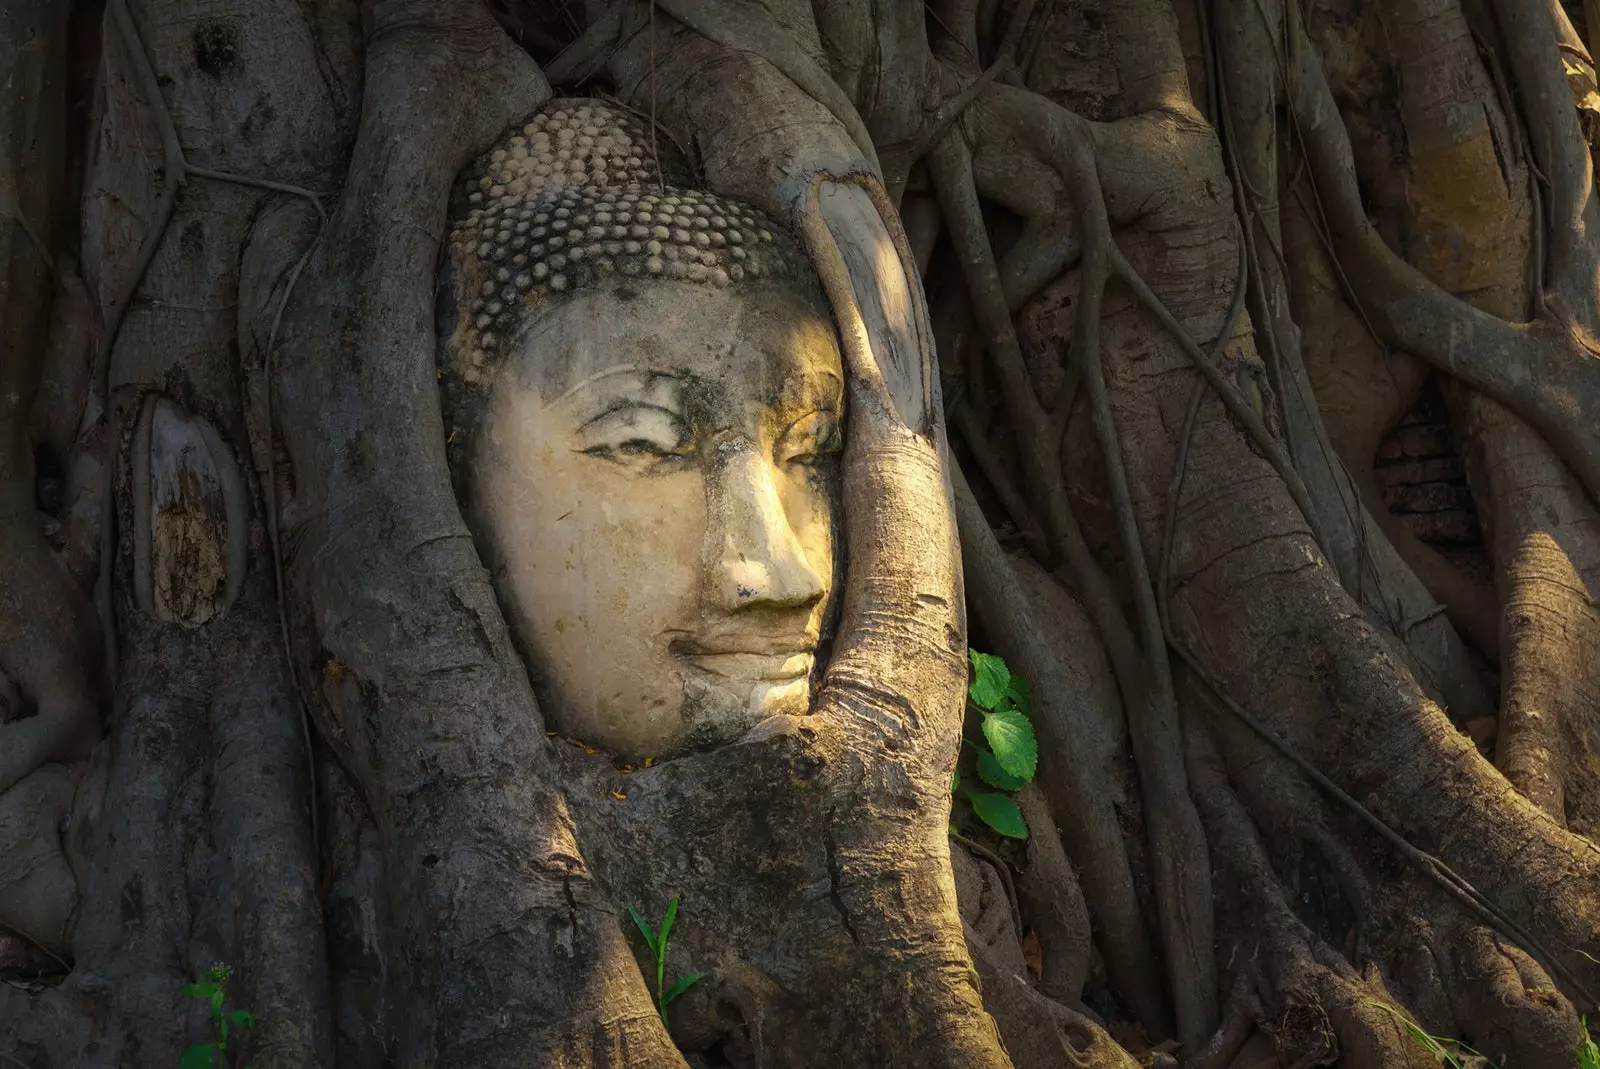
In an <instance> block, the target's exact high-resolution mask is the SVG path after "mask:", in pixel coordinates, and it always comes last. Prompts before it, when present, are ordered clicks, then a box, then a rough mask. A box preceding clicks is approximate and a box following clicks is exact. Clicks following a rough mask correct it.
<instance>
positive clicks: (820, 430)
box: [773, 411, 844, 465]
mask: <svg viewBox="0 0 1600 1069" xmlns="http://www.w3.org/2000/svg"><path fill="white" fill-rule="evenodd" d="M842 448H844V435H843V433H842V432H841V430H840V427H839V417H838V415H837V414H836V413H833V412H820V411H819V412H812V413H810V414H808V415H805V416H802V417H800V419H798V420H796V421H795V422H794V423H793V424H792V425H791V426H790V427H789V429H788V430H787V431H784V432H783V435H782V437H780V438H779V439H778V442H777V445H776V446H775V448H774V450H773V453H774V458H775V459H776V460H777V461H778V463H780V464H800V465H815V464H819V463H822V462H824V461H826V460H828V459H829V458H831V457H832V456H833V455H835V454H836V453H838V452H839V450H841V449H842Z"/></svg>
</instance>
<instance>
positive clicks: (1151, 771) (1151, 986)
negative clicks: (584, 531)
mask: <svg viewBox="0 0 1600 1069" xmlns="http://www.w3.org/2000/svg"><path fill="white" fill-rule="evenodd" d="M1589 6H1590V7H1591V8H1593V7H1594V5H1589ZM1574 10H1575V7H1574ZM1574 20H1575V21H1576V22H1577V26H1576V27H1575V26H1574V24H1573V22H1574ZM1595 32H1597V28H1596V27H1595V26H1593V25H1592V24H1591V23H1590V22H1589V21H1588V20H1587V19H1585V18H1582V17H1581V13H1579V15H1578V16H1569V14H1568V12H1567V11H1566V10H1564V9H1563V8H1562V7H1561V6H1560V5H1559V4H1556V3H1554V2H1538V3H1530V2H1524V0H1398V2H1392V3H1384V4H1376V3H1364V2H1353V3H1352V2H1335V0H1310V2H1302V0H1173V2H1169V0H1084V2H1082V3H1075V4H1071V5H1067V4H1053V3H1050V2H1048V0H1046V2H1041V3H1034V2H1033V0H999V2H981V3H980V2H978V0H932V2H930V3H926V4H921V3H913V2H907V0H870V2H869V0H762V2H759V3H758V2H755V0H653V2H650V0H588V2H578V0H566V2H563V3H556V4H550V3H539V2H530V0H493V2H492V3H480V2H478V0H470V2H467V0H463V2H444V0H371V2H367V3H357V2H356V0H311V2H301V3H289V2H287V0H226V2H223V3H207V4H197V3H189V2H185V0H104V2H103V3H102V2H99V0H74V2H73V3H70V4H67V3H46V2H43V0H0V78H3V81H0V978H3V979H5V980H6V981H7V983H6V984H5V985H3V986H0V1022H3V1025H4V1027H3V1028H0V1061H4V1062H5V1063H6V1064H20V1065H24V1066H29V1067H31V1069H54V1067H66V1066H121V1065H141V1066H143V1065H151V1066H158V1065H174V1064H177V1062H178V1060H179V1058H180V1056H181V1055H182V1052H183V1050H184V1049H185V1048H186V1047H188V1046H190V1045H191V1044H194V1043H198V1042H204V1041H206V1040H207V1039H208V1038H209V1037H210V1036H211V1032H210V1029H211V1027H212V1025H211V1022H210V1019H209V1017H208V1014H207V1010H206V1006H205V1004H204V1003H203V1002H202V1001H200V1000H197V999H195V998H192V997H188V996H186V995H185V994H184V993H183V986H184V985H185V984H186V983H189V982H193V981H195V980H198V979H201V978H202V977H203V976H204V975H205V974H206V972H207V970H208V969H209V968H211V967H212V966H213V964H214V963H220V964H221V965H223V966H226V967H227V968H228V969H229V970H230V972H229V975H228V976H227V979H226V989H227V1003H228V1006H229V1007H230V1008H241V1007H242V1008H247V1009H249V1010H250V1011H251V1012H252V1013H253V1015H254V1025H253V1026H252V1027H250V1028H248V1029H236V1030H235V1032H234V1035H233V1037H232V1038H231V1039H230V1042H229V1053H228V1057H229V1059H230V1062H231V1064H238V1065H244V1064H253V1065H256V1066H258V1067H262V1069H266V1067H278V1066H304V1067H307V1069H311V1067H327V1066H335V1065H345V1066H379V1065H405V1066H423V1065H430V1066H431V1065H444V1066H469V1065H470V1066H477V1065H496V1066H499V1065H506V1066H511V1065H529V1066H532V1065H539V1066H619V1067H620V1066H663V1067H666V1066H685V1065H690V1066H695V1067H697V1069H698V1067H701V1066H705V1067H712V1066H738V1067H745V1066H765V1067H774V1066H794V1067H808V1066H818V1067H820V1066H834V1065H884V1066H913V1065H914V1066H927V1065H934V1066H952V1067H953V1066H963V1067H965V1066H993V1067H1002V1066H1006V1065H1016V1066H1019V1067H1025V1069H1033V1067H1035V1066H1038V1067H1041V1069H1042V1067H1045V1066H1057V1065H1088V1066H1099V1067H1112V1066H1125V1065H1129V1064H1152V1065H1170V1064H1173V1062H1174V1059H1175V1057H1176V1060H1178V1061H1181V1062H1182V1063H1183V1064H1185V1065H1188V1066H1194V1067H1205V1069H1210V1067H1221V1066H1229V1065H1236V1066H1251V1065H1258V1064H1278V1065H1301V1066H1308V1065H1340V1066H1346V1067H1355V1069H1366V1067H1374V1069H1377V1067H1392V1066H1412V1065H1416V1066H1422V1065H1429V1064H1434V1061H1435V1058H1434V1055H1433V1054H1432V1053H1430V1051H1429V1049H1428V1048H1427V1047H1426V1046H1425V1045H1424V1044H1423V1043H1422V1042H1420V1041H1419V1040H1418V1039H1417V1035H1418V1034H1419V1033H1418V1032H1417V1031H1416V1030H1417V1029H1418V1028H1420V1029H1422V1030H1425V1032H1426V1033H1428V1034H1431V1035H1433V1036H1436V1037H1443V1040H1442V1041H1443V1042H1444V1044H1445V1047H1446V1049H1447V1050H1449V1051H1450V1052H1452V1053H1456V1054H1459V1055H1460V1056H1461V1057H1462V1058H1463V1059H1465V1058H1466V1056H1467V1055H1466V1053H1465V1052H1466V1050H1467V1048H1466V1047H1464V1046H1461V1047H1457V1046H1456V1045H1455V1044H1456V1043H1457V1041H1459V1042H1460V1043H1463V1044H1470V1046H1471V1048H1473V1049H1474V1050H1475V1051H1477V1052H1481V1055H1482V1056H1483V1057H1485V1058H1487V1059H1489V1061H1490V1062H1492V1063H1493V1064H1501V1065H1510V1066H1522V1065H1529V1066H1534V1065H1538V1066H1543V1065H1551V1066H1556V1065H1565V1064H1573V1063H1574V1062H1575V1061H1576V1057H1577V1051H1578V1049H1579V1046H1580V1043H1581V1042H1582V1040H1583V1033H1582V1028H1581V1025H1580V1023H1579V1015H1580V1014H1585V1013H1587V1014H1594V1013H1595V1012H1596V1011H1597V1009H1600V1008H1597V1007H1596V1005H1595V1001H1594V999H1595V992H1597V991H1600V847H1597V845H1596V840H1595V837H1596V835H1597V834H1600V758H1597V755H1600V697H1597V695H1600V655H1597V651H1600V614H1597V611H1596V608H1595V604H1596V601H1595V599H1596V594H1597V592H1600V591H1597V584H1600V541H1597V539H1600V525H1597V513H1596V508H1597V505H1596V500H1595V495H1596V494H1597V492H1600V365H1597V364H1596V353H1600V342H1597V341H1596V340H1595V339H1596V337H1597V336H1600V271H1597V265H1600V246H1597V245H1596V244H1595V241H1596V238H1595V232H1596V225H1597V222H1600V215H1597V213H1600V204H1597V202H1596V199H1595V194H1594V188H1593V186H1594V180H1593V167H1592V163H1591V157H1590V145H1589V142H1588V140H1586V138H1588V137H1590V136H1592V135H1593V133H1594V130H1595V128H1596V123H1595V121H1594V116H1595V115H1596V114H1597V113H1600V96H1597V95H1596V92H1595V89H1594V86H1595V73H1594V64H1593V60H1592V58H1591V56H1590V54H1589V52H1588V51H1587V50H1586V49H1585V47H1584V44H1583V39H1584V35H1585V33H1589V34H1591V35H1592V34H1593V33H1595ZM553 91H560V92H562V93H565V94H579V95H581V94H585V93H597V94H605V95H607V96H608V97H611V98H612V99H614V100H617V101H619V102H620V103H621V104H623V105H625V106H627V107H630V108H632V109H634V110H635V111H636V112H637V113H638V114H639V115H640V117H641V118H642V119H643V120H644V121H645V122H646V123H648V124H650V128H651V131H652V138H653V139H655V140H656V141H657V143H658V144H660V145H661V146H663V147H665V146H667V145H671V146H673V151H679V150H681V152H682V155H683V156H684V158H685V160H686V161H687V163H688V165H689V168H690V170H691V171H692V172H693V173H694V175H695V177H696V180H697V181H699V182H702V183H703V184H704V185H705V186H707V187H709V188H711V189H713V190H715V191H716V192H718V193H719V194H721V195H724V196H728V197H734V198H738V199H741V200H744V201H746V202H748V203H750V204H753V205H755V206H757V207H759V208H761V209H763V210H764V211H766V212H767V213H769V214H770V215H772V216H773V217H774V218H777V219H778V220H780V221H781V222H782V223H783V224H784V225H786V226H788V227H789V228H790V229H792V230H793V232H794V233H795V235H796V236H797V237H798V238H799V239H800V240H801V242H802V244H803V246H804V248H805V250H806V252H807V254H808V255H809V256H810V258H811V260H812V261H813V263H814V264H815V266H816V268H817V271H818V274H819V277H820V278H821V280H822V283H823V287H824V290H825V292H826V294H827V297H828V301H829V304H830V306H831V307H832V310H833V313H834V318H835V321H836V325H837V326H838V329H839V332H840V338H841V348H842V351H843V352H844V354H845V367H846V373H847V379H848V386H847V392H848V421H849V426H848V432H847V436H846V452H845V455H844V461H843V465H844V466H843V478H844V522H843V533H844V541H845V550H846V557H847V564H846V569H845V572H844V575H845V583H844V595H843V612H842V619H841V621H840V625H839V630H838V635H837V637H836V639H835V640H834V643H833V647H832V652H831V660H830V662H829V664H828V666H827V669H826V672H825V675H824V677H823V679H822V682H821V685H820V687H819V689H818V692H817V695H816V698H815V702H814V705H813V708H812V710H811V713H810V715H808V716H805V717H781V718H775V719H772V720H769V721H767V722H765V723H763V724H762V725H761V726H759V727H758V728H756V729H755V730H754V731H753V732H751V733H750V734H749V735H748V736H746V737H744V738H742V739H740V740H738V741H737V742H735V743H733V744H731V745H728V746H725V747H723V748H721V749H718V750H716V751H714V752H709V753H702V754H697V755H694V756H690V757H684V758H680V759H676V760H672V761H668V762H664V763H661V764H658V765H655V766H653V767H646V768H641V769H638V770H633V769H631V768H630V769H625V770H624V769H619V768H617V767H616V766H615V765H614V764H613V762H612V761H611V760H610V759H609V758H608V757H607V756H606V755H604V754H598V753H595V752H593V751H592V750H591V751H586V750H585V748H584V747H582V746H574V745H571V744H570V743H568V742H567V741H565V740H561V739H555V738H552V737H550V736H548V735H547V734H546V732H545V730H544V727H545V721H544V719H543V717H542V716H541V713H540V711H539V709H538V707H537V703H536V701H535V698H534V692H533V689H532V687H531V686H530V683H529V672H530V666H529V665H527V664H525V663H524V662H523V659H522V657H521V656H520V655H519V652H518V649H517V647H516V645H515V644H514V643H513V641H512V638H511V635H510V634H509V632H508V630H507V626H506V623H505V620H504V618H503V616H502V612H501V608H500V606H499V605H498V604H497V601H496V597H495V593H494V588H493V587H492V586H491V584H490V581H489V577H488V575H487V574H486V573H485V571H484V569H483V566H482V564H481V563H480V558H479V555H478V552H477V550H476V548H475V546H474V543H473V541H472V538H471V536H470V534H469V532H468V530H467V527H466V525H465V524H464V523H463V521H462V518H461V514H460V511H459V508H458V505H457V501H456V499H455V497H454V495H453V493H452V489H451V482H450V475H449V471H448V469H447V465H446V446H447V441H448V434H447V432H446V429H445V427H444V424H443V421H442V419H441V415H440V409H439V396H438V389H437V386H436V374H437V372H436V371H435V352H434V349H435V345H436V333H435V325H434V308H433V304H434V295H435V287H436V283H437V270H438V263H439V249H440V241H441V237H442V233H443V230H444V227H445V211H446V201H447V197H448V193H449V190H450V188H451V183H452V181H453V180H454V179H455V177H456V175H457V174H458V173H459V172H460V171H461V170H462V168H463V167H465V166H466V165H467V164H468V163H469V162H470V161H471V160H472V159H473V158H474V157H475V156H476V155H477V154H479V153H481V152H482V151H484V150H485V149H486V148H487V147H488V146H489V145H491V144H492V143H493V142H494V141H495V140H496V139H497V138H498V137H499V136H500V135H501V133H502V132H503V131H504V130H505V129H506V128H507V127H508V126H510V125H511V124H513V123H517V122H519V121H521V120H522V119H523V118H524V117H525V116H527V115H528V114H530V113H532V112H533V111H535V110H536V109H537V108H539V107H540V105H541V104H542V103H543V102H544V101H545V100H547V99H548V98H549V97H550V95H551V93H552V92H553ZM947 415H948V417H949V419H950V425H951V429H952V437H951V439H950V440H947V438H946V429H945V419H946V416H947ZM969 605H970V607H971V609H972V612H973V619H972V628H971V635H970V637H969V634H968V620H967V606H969ZM969 641H970V642H971V644H972V645H974V646H976V647H978V648H980V649H985V650H990V651H993V652H996V653H999V654H1001V655H1003V656H1004V657H1005V659H1006V661H1007V662H1008V664H1009V666H1010V668H1011V670H1012V671H1013V672H1015V673H1016V674H1017V675H1019V676H1021V677H1022V678H1023V679H1025V680H1026V681H1027V683H1028V684H1029V685H1030V687H1031V690H1032V693H1033V704H1032V720H1033V724H1034V727H1035V730H1036V733H1037V736H1038V741H1039V754H1040V756H1039V771H1038V776H1037V783H1036V784H1030V785H1028V786H1026V787H1024V788H1023V789H1022V790H1021V791H1020V792H1018V794H1017V802H1018V804H1019V805H1020V807H1021V812H1022V814H1023V815H1024V817H1025V819H1026V823H1027V826H1028V828H1029V831H1030V836H1031V837H1030V839H1029V841H1028V842H1027V843H1025V844H1024V843H1018V842H1016V841H1014V840H1008V839H1005V838H1003V837H1001V836H999V835H997V834H994V833H992V832H991V831H990V829H988V828H987V827H986V826H984V825H983V824H982V823H981V822H980V821H978V820H977V819H976V818H975V817H974V816H973V814H972V812H971V810H970V807H969V806H968V805H967V802H966V800H965V799H966V798H967V797H968V791H970V790H971V787H970V784H972V783H974V782H976V772H975V768H974V764H973V756H972V753H973V749H972V747H969V746H966V745H964V744H963V742H962V738H963V736H964V735H965V736H966V738H968V739H969V740H975V739H976V738H977V732H978V728H977V727H976V726H975V725H976V723H977V721H976V718H975V717H974V716H972V715H970V710H969V715H966V716H964V714H963V702H962V692H963V688H964V685H965V678H966V676H965V673H966V658H965V654H966V648H967V645H968V643H969ZM532 667H533V669H534V670H537V666H532ZM953 767H954V768H957V769H959V770H960V778H961V781H962V782H963V783H964V784H967V785H968V786H967V787H966V788H964V789H957V790H955V791H954V794H952V785H951V779H952V777H951V772H952V768H953ZM674 896H677V897H678V900H679V901H680V903H681V906H680V913H679V915H678V921H677V926H676V928H675V929H674V934H673V937H672V940H671V955H670V963H669V965H668V970H669V977H670V976H678V977H682V976H687V975H688V974H690V973H692V972H699V973H703V974H705V976H704V979H702V980H701V981H700V982H698V983H696V984H695V985H694V986H693V987H690V988H689V989H688V991H687V993H685V994H684V995H683V996H682V998H681V999H679V1000H678V1001H677V1002H675V1003H674V1004H673V1007H672V1013H671V1018H670V1019H671V1027H670V1030H669V1029H668V1027H667V1026H666V1024H665V1021H664V1019H663V1016H662V1015H661V1014H660V1013H659V1012H658V1007H657V1006H656V1005H655V1003H654V996H653V989H654V975H655V974H654V962H653V960H652V959H651V957H650V954H649V952H648V950H647V949H646V948H645V947H643V945H642V944H641V943H640V941H639V939H638V937H637V936H638V933H637V932H636V931H635V930H634V929H633V927H632V924H631V923H630V921H629V917H628V912H627V911H628V909H629V908H630V907H632V908H637V909H638V910H640V911H641V912H642V913H644V914H646V915H648V916H650V917H652V918H655V917H659V916H660V915H661V913H662V911H663V910H664V909H665V907H666V905H667V902H668V901H669V900H670V899H672V898H673V897H674Z"/></svg>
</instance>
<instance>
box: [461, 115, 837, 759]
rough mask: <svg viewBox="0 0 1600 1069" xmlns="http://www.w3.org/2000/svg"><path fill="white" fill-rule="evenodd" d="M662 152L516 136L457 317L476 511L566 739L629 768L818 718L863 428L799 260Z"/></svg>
mask: <svg viewBox="0 0 1600 1069" xmlns="http://www.w3.org/2000/svg"><path fill="white" fill-rule="evenodd" d="M647 145H648V138H647V136H646V135H645V134H644V133H643V131H642V129H641V128H640V126H639V125H638V124H637V123H636V122H634V120H633V119H632V118H631V116H628V115H627V114H626V113H624V112H622V111H620V110H619V109H616V108H614V107H612V106H610V105H607V104H604V103H602V102H600V101H590V100H567V101H555V102H553V103H552V104H550V105H548V106H547V107H546V108H545V109H544V110H543V111H542V112H541V113H540V114H539V115H537V116H535V117H533V118H532V119H530V120H529V122H528V123H527V124H526V125H525V126H523V127H521V128H520V129H517V130H514V131H512V133H511V134H509V135H508V136H507V138H506V139H504V140H503V141H502V142H501V144H500V145H499V146H497V147H496V148H495V149H494V150H493V151H492V152H490V153H489V154H488V155H487V156H485V157H483V158H482V159H481V160H480V161H479V162H478V164H477V165H475V167H474V168H473V169H472V170H470V171H469V172H468V173H467V174H466V176H465V177H464V178H463V180H462V183H461V185H460V187H459V188H458V191H457V195H456V196H455V198H454V201H453V206H452V219H451V223H452V231H451V235H450V246H449V256H448V260H447V263H446V265H445V267H444V269H443V275H442V286H441V303H440V335H441V347H440V375H441V380H442V385H443V393H444V403H445V416H446V423H447V426H448V427H449V429H450V435H451V443H450V451H451V468H452V472H453V475H454V478H455V483H456V491H457V495H458V497H459V499H460V501H461V503H462V506H463V512H464V515H465V516H466V518H467V522H468V525H469V527H470V528H471V530H472V532H473V536H474V538H475V540H476V542H477V544H478V548H479V552H480V555H481V556H482V558H483V560H484V562H485V564H486V565H487V566H488V567H489V569H490V571H491V573H492V576H493V579H494V583H495V587H496V590H497V593H498V595H499V598H500V601H501V605H502V607H503V609H504V610H505V612H506V615H507V620H508V622H509V624H510V626H511V628H512V632H513V635H514V637H515V639H516V641H517V643H518V645H519V648H520V649H521V651H522V653H523V656H524V658H525V659H526V660H527V662H528V665H529V668H530V671H531V673H532V675H533V678H534V681H535V684H536V687H537V689H538V690H539V692H540V697H541V699H542V701H543V704H544V707H545V713H546V717H547V719H548V721H549V726H550V727H551V728H552V729H554V730H556V731H559V732H560V733H562V734H564V735H568V736H570V737H572V738H574V739H576V740H579V741H581V742H584V743H586V744H588V745H591V746H595V747H598V748H601V749H604V750H606V751H609V752H611V753H612V754H614V755H615V756H617V757H618V758H620V759H623V760H633V761H638V760H642V759H644V758H647V757H655V758H658V759H659V758H666V757H671V756H674V755H677V754H682V753H686V752H690V751H694V750H699V749H705V748H709V747H713V746H716V745H719V744H721V743H723V742H727V741H729V740H731V739H733V738H736V737H738V736H739V735H741V734H743V733H744V732H745V731H747V730H748V729H749V728H750V727H752V726H753V725H754V724H756V723H758V722H759V721H761V720H763V719H765V718H767V717H770V716H773V715H776V714H781V713H789V714H799V713H803V712H805V711H806V709H807V708H808V706H809V704H810V700H811V688H812V686H813V679H814V675H815V673H816V661H817V651H818V647H819V643H821V642H822V641H823V638H824V633H825V630H826V628H827V626H828V622H829V609H830V604H831V600H832V599H831V594H832V591H833V588H834V581H835V574H836V570H837V561H836V549H835V547H836V525H837V500H838V494H837V490H838V487H837V479H838V474H837V454H838V452H839V450H840V448H841V446H842V432H843V417H844V413H843V404H844V381H843V372H842V369H841V363H840V354H839V348H838V342H837V336H836V331H835V328H834V323H833V319H832V317H831V315H830V313H829V311H828V308H827V304H826V302H825V301H824V299H823V297H822V294H821V291H820V287H819V286H818V284H817V281H816V278H815V274H814V272H813V270H812V268H811V266H810V264H809V262H808V261H807V260H806V259H805V257H804V255H803V254H802V253H801V252H800V250H799V249H798V248H797V247H796V245H795V244H794V242H793V241H792V239H790V238H789V237H788V236H787V235H786V234H785V233H784V232H783V231H782V230H781V229H780V228H779V227H777V226H776V225H774V224H773V223H772V222H771V221H769V220H767V219H765V218H763V217H762V216H761V215H760V214H759V213H758V212H756V211H755V210H753V209H751V208H749V207H747V206H744V205H741V204H737V203H734V202H731V201H728V200H725V199H722V198H719V197H716V196H712V195H710V194H707V193H704V192H697V191H694V190H688V189H683V188H678V187H674V186H668V185H665V184H664V183H662V182H661V180H660V178H659V175H658V172H657V171H656V168H655V164H654V162H653V160H652V158H651V156H650V153H649V152H648V149H647Z"/></svg>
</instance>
